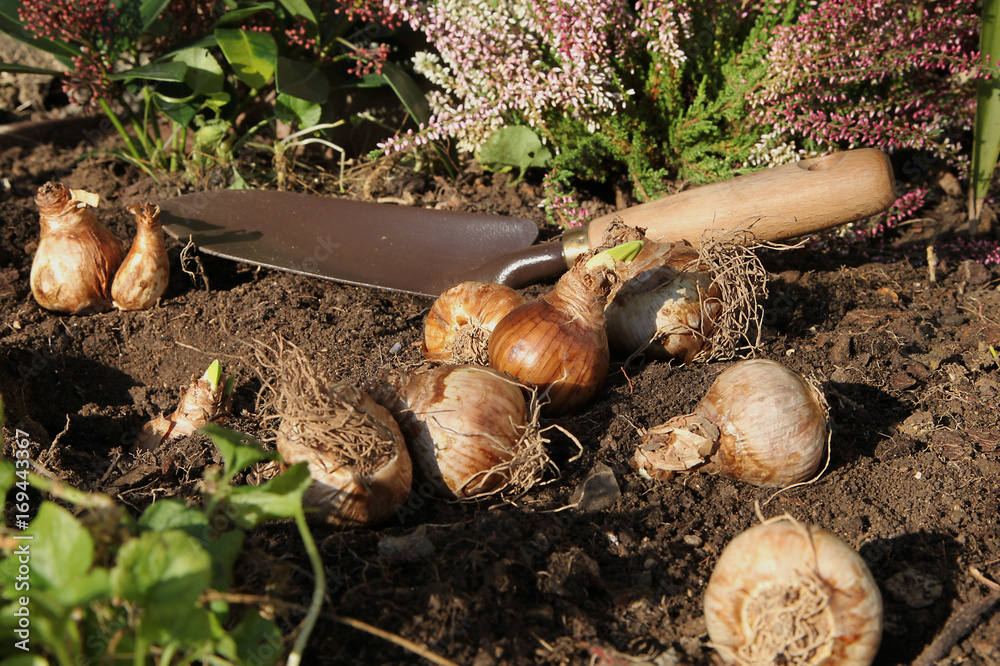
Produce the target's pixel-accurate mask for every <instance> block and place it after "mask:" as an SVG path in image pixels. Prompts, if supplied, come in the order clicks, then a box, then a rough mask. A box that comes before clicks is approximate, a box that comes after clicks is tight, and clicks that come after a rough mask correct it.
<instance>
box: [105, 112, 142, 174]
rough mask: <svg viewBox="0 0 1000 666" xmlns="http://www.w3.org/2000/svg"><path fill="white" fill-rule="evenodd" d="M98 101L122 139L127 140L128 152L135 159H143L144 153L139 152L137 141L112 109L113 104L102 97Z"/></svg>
mask: <svg viewBox="0 0 1000 666" xmlns="http://www.w3.org/2000/svg"><path fill="white" fill-rule="evenodd" d="M97 102H98V104H100V105H101V110H103V111H104V115H106V116H107V117H108V120H110V121H111V124H112V125H114V126H115V129H116V130H117V131H118V134H119V135H120V136H121V138H122V140H123V141H125V146H126V148H128V152H129V153H130V154H131V155H132V157H134V158H135V159H137V160H141V159H142V157H143V156H142V153H140V152H139V149H138V148H137V147H136V145H135V142H134V141H133V140H132V137H131V136H130V135H129V133H128V132H127V131H126V130H125V126H124V125H122V121H121V120H119V118H118V115H117V114H116V113H115V112H114V111H112V110H111V105H110V104H108V100H106V99H104V98H103V97H102V98H100V99H98V100H97ZM130 115H131V114H130Z"/></svg>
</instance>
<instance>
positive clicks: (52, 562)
mask: <svg viewBox="0 0 1000 666" xmlns="http://www.w3.org/2000/svg"><path fill="white" fill-rule="evenodd" d="M23 535H24V536H26V537H31V538H30V539H24V540H23V541H21V542H20V543H21V544H24V545H25V546H27V548H28V549H29V551H30V553H31V555H30V556H31V585H32V587H33V588H34V587H36V586H37V587H38V588H43V589H49V590H51V591H53V593H56V592H57V591H58V590H59V589H60V588H63V587H67V586H69V585H71V584H72V583H73V582H74V581H75V580H77V579H79V578H83V577H84V576H86V574H87V572H88V571H90V568H91V565H92V564H93V563H94V541H93V539H91V538H90V533H89V532H87V530H86V529H85V528H84V527H83V525H81V524H80V522H79V521H78V520H77V519H76V518H74V517H73V514H71V513H70V512H69V511H67V510H66V509H64V508H62V507H61V506H59V505H58V504H56V503H54V502H42V504H41V506H39V507H38V513H37V514H36V515H35V519H34V520H33V521H31V525H29V526H28V529H26V530H25V531H24V532H23ZM16 569H17V558H16V557H13V558H7V559H6V560H4V561H3V562H0V580H11V579H13V575H14V574H13V572H14V571H16ZM7 576H11V578H7ZM10 592H11V593H15V592H13V590H12V589H11V590H10Z"/></svg>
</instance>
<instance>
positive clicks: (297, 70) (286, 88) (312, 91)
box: [274, 57, 330, 104]
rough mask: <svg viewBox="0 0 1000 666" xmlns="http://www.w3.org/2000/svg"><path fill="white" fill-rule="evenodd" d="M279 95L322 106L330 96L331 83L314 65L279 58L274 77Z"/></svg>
mask: <svg viewBox="0 0 1000 666" xmlns="http://www.w3.org/2000/svg"><path fill="white" fill-rule="evenodd" d="M274 83H275V86H277V88H278V92H279V93H284V94H286V95H291V96H292V97H298V98H299V99H304V100H306V101H308V102H315V103H317V104H322V103H324V102H326V101H327V98H328V97H329V96H330V82H329V81H327V79H326V76H325V75H324V74H323V72H321V71H320V70H319V69H318V68H317V67H316V66H315V65H314V64H312V63H308V62H302V61H299V60H292V59H291V58H285V57H279V58H278V68H277V72H276V74H275V77H274Z"/></svg>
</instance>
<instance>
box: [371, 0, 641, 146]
mask: <svg viewBox="0 0 1000 666" xmlns="http://www.w3.org/2000/svg"><path fill="white" fill-rule="evenodd" d="M385 6H386V7H387V9H390V10H391V11H393V12H395V13H397V14H398V15H399V16H400V17H401V18H402V19H403V20H405V21H407V22H408V23H409V24H410V26H411V27H412V28H414V29H415V30H419V31H421V32H423V33H424V34H425V35H426V36H427V39H428V42H429V43H430V44H431V45H432V46H433V47H434V51H433V52H424V53H420V54H418V55H417V57H416V58H415V59H414V66H415V68H416V70H417V71H418V72H419V73H421V74H423V75H424V76H425V77H427V79H428V80H430V81H431V82H432V83H434V84H436V85H437V86H438V88H439V89H438V90H437V91H435V92H434V93H432V94H430V95H429V96H428V98H429V101H430V104H431V108H432V110H433V112H434V117H433V119H432V120H431V122H430V123H429V124H428V125H429V128H428V129H427V130H425V131H424V132H423V135H424V136H425V137H426V138H427V139H428V140H431V141H436V140H440V139H442V138H445V137H447V138H454V139H456V140H457V145H458V148H459V149H460V150H464V151H474V150H476V149H478V148H479V147H480V146H481V145H482V144H483V142H484V141H485V140H486V138H488V137H489V135H490V134H492V133H493V132H494V131H496V130H497V129H499V128H501V127H503V126H504V125H506V124H508V123H509V122H519V123H525V124H528V125H531V126H533V127H536V128H538V129H539V130H541V131H542V134H543V136H544V127H545V124H546V121H547V120H548V119H549V118H550V117H551V116H553V115H558V116H560V117H569V118H573V119H577V120H581V121H583V122H584V123H586V124H587V125H588V126H590V127H591V128H592V129H596V128H597V127H598V125H599V123H600V120H601V118H603V117H604V116H605V115H607V114H612V113H616V112H619V111H621V109H622V108H623V106H624V104H625V98H626V95H627V91H625V90H623V87H622V85H621V83H620V81H619V80H618V78H617V74H616V72H615V59H616V58H618V57H620V56H621V55H622V49H623V48H625V47H627V46H628V45H629V44H630V43H631V41H630V40H631V39H632V38H631V35H632V34H633V32H634V18H633V16H632V14H631V13H630V12H629V11H628V7H627V6H625V5H623V4H622V3H621V2H617V1H616V0H586V1H584V2H575V3H571V2H565V0H472V1H468V0H441V1H440V2H436V3H433V4H427V3H423V2H420V1H419V0H400V1H399V2H388V1H387V2H386V3H385ZM412 145H413V142H412V141H411V140H407V139H403V138H401V137H396V138H394V139H390V140H389V141H388V142H386V143H385V144H383V145H382V147H383V148H384V150H385V151H386V152H387V153H388V152H394V151H397V150H405V149H407V148H409V147H411V146H412Z"/></svg>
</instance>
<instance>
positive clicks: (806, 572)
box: [705, 516, 882, 666]
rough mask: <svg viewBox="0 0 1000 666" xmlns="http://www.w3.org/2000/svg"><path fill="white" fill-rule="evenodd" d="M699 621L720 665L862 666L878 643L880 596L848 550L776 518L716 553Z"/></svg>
mask: <svg viewBox="0 0 1000 666" xmlns="http://www.w3.org/2000/svg"><path fill="white" fill-rule="evenodd" d="M705 623H706V625H707V626H708V636H709V640H710V643H711V644H712V647H714V648H715V649H716V650H717V651H718V652H719V654H720V655H721V656H722V658H723V659H724V660H725V661H726V662H727V663H733V664H740V665H741V666H770V665H772V664H789V665H796V666H805V665H814V664H823V665H824V666H867V665H868V664H871V663H872V661H873V660H874V659H875V653H876V652H877V651H878V647H879V643H880V641H881V638H882V598H881V596H880V595H879V591H878V586H877V585H876V584H875V581H874V579H873V578H872V575H871V572H870V571H869V570H868V567H867V566H866V565H865V562H864V560H863V559H861V556H860V555H858V553H857V552H855V551H854V549H852V548H851V547H850V546H848V545H847V544H846V543H844V542H843V541H841V540H840V539H839V538H838V537H836V536H835V535H833V534H831V533H830V532H828V531H826V530H824V529H821V528H819V527H815V526H812V525H803V524H801V523H798V522H796V521H794V520H793V519H791V518H790V517H788V516H781V517H779V518H774V519H771V520H769V521H766V522H764V523H762V524H760V525H757V526H755V527H752V528H750V529H748V530H746V531H745V532H743V533H742V534H740V535H738V536H737V537H736V538H735V539H733V540H732V541H731V542H730V543H729V545H727V546H726V547H725V549H724V550H723V551H722V554H721V555H720V556H719V561H718V562H717V563H716V565H715V569H714V570H713V571H712V577H711V578H710V579H709V581H708V587H707V588H706V590H705Z"/></svg>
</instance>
